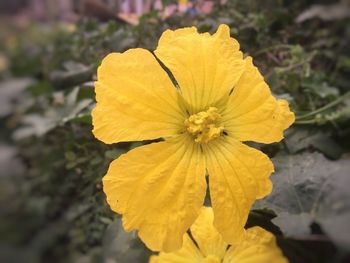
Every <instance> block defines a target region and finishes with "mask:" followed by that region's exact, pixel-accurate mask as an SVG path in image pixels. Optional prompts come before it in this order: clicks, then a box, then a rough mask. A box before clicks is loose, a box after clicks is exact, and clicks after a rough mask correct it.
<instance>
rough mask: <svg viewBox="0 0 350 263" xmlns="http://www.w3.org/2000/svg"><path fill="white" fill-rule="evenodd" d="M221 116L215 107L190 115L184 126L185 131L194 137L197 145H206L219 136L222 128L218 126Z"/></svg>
mask: <svg viewBox="0 0 350 263" xmlns="http://www.w3.org/2000/svg"><path fill="white" fill-rule="evenodd" d="M220 118H221V115H220V114H219V113H218V109H217V108H215V107H209V109H208V110H207V111H201V112H198V113H196V114H193V115H191V116H190V117H189V118H188V119H186V120H185V122H184V124H185V126H186V128H187V131H188V132H189V133H190V134H191V135H193V136H194V137H195V139H194V141H195V142H197V143H207V142H209V141H211V140H213V139H215V138H217V137H219V136H220V135H221V133H222V132H223V130H224V126H219V125H218V121H219V119H220Z"/></svg>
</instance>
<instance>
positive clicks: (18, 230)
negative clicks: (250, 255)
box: [0, 0, 350, 263]
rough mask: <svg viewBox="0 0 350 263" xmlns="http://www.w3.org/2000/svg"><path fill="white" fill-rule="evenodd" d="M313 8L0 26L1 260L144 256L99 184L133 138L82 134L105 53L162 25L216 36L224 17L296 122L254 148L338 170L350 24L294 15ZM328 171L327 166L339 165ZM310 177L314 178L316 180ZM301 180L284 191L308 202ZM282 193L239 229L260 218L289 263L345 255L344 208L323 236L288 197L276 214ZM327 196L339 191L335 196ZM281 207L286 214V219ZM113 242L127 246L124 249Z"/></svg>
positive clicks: (149, 42) (291, 4) (349, 128)
mask: <svg viewBox="0 0 350 263" xmlns="http://www.w3.org/2000/svg"><path fill="white" fill-rule="evenodd" d="M324 2H325V3H327V1H324ZM329 2H331V1H329ZM311 4H313V1H311V0H310V1H282V0H280V1H272V0H268V1H264V2H263V3H262V2H261V1H253V0H249V1H234V0H232V1H228V2H227V3H226V4H225V5H218V6H217V7H216V9H215V10H214V12H213V13H212V14H210V15H207V16H202V15H198V16H191V15H173V16H171V17H169V18H167V19H166V20H165V21H163V20H161V19H160V18H159V14H158V13H157V12H152V13H150V14H147V15H144V16H143V17H142V18H141V21H140V24H139V25H138V26H131V25H127V24H122V23H120V22H116V21H110V22H108V23H100V22H98V21H95V20H91V19H90V20H87V19H82V21H80V22H79V23H78V24H76V25H69V24H68V25H67V24H45V25H43V24H37V23H32V24H31V25H29V26H27V27H25V28H17V27H14V26H9V27H6V26H5V25H1V26H0V28H1V31H2V32H3V33H4V34H2V36H1V37H0V50H1V52H0V81H1V83H0V85H1V88H0V95H1V96H0V104H1V105H0V107H1V108H0V109H1V110H0V113H1V114H0V118H1V122H0V134H1V138H2V139H1V140H0V146H1V148H0V149H2V150H1V151H0V153H1V154H2V155H1V157H2V159H1V160H2V161H1V166H2V167H3V168H1V169H2V170H1V173H2V174H1V178H0V180H1V195H0V202H1V213H2V216H1V219H0V230H1V233H2V234H1V239H3V240H2V243H4V244H6V245H3V246H1V250H2V251H3V252H5V253H4V256H5V258H6V259H7V260H6V261H3V260H1V258H0V261H2V262H23V261H26V262H105V261H106V260H107V259H108V260H113V259H114V260H115V259H116V258H118V259H119V260H121V261H118V262H139V261H140V262H142V260H141V258H143V261H144V262H146V261H147V256H145V255H148V254H149V252H147V250H146V249H145V248H144V246H143V245H142V244H141V243H140V242H139V241H138V240H137V239H136V238H135V236H130V235H129V236H125V235H124V234H120V233H121V232H120V231H119V232H118V231H117V230H115V228H117V229H118V227H119V228H120V226H119V225H118V224H119V223H118V220H117V218H118V216H117V215H116V214H114V213H112V212H111V211H110V209H109V207H108V206H107V204H106V202H105V196H104V194H103V192H102V190H101V178H102V176H103V175H104V174H105V172H106V170H107V168H108V164H109V163H110V162H111V161H112V160H113V159H115V158H116V157H117V156H119V155H120V154H122V153H124V152H126V151H128V150H129V149H131V148H132V147H135V146H136V145H137V144H140V143H120V144H116V145H104V144H103V143H101V142H99V141H97V140H96V139H95V138H94V137H93V136H92V134H91V129H92V127H91V117H90V111H91V109H92V108H93V106H94V92H93V81H94V80H95V78H96V69H97V67H98V65H99V64H100V62H101V59H102V58H103V57H104V56H105V55H106V54H108V53H110V52H122V51H125V50H126V49H128V48H133V47H143V48H147V49H150V50H153V49H154V48H155V47H156V46H157V40H158V38H159V36H160V35H161V33H162V32H163V31H164V30H165V29H167V28H172V29H174V28H179V27H184V26H191V25H195V26H197V27H198V30H199V31H200V32H204V31H209V32H214V31H215V30H216V28H217V27H218V25H219V24H221V23H226V24H228V25H229V26H230V28H231V34H232V36H233V37H235V38H236V39H238V41H239V42H240V44H241V49H242V50H243V51H244V52H245V54H246V55H251V56H253V57H254V63H255V64H256V65H257V66H258V67H259V69H260V70H261V72H262V73H263V75H264V76H265V78H266V81H267V82H268V83H269V84H270V87H271V89H272V91H273V93H274V94H275V95H276V96H277V97H281V98H285V99H287V100H288V101H289V102H290V103H291V107H292V109H293V110H294V111H295V112H296V115H297V121H296V123H295V125H294V126H293V127H292V128H291V129H290V130H288V132H287V135H286V139H285V140H284V141H283V142H282V143H279V144H274V145H269V146H263V145H255V146H256V147H259V148H261V149H262V150H263V151H265V152H266V153H267V154H269V155H270V156H271V157H273V156H276V158H275V161H274V162H275V164H276V167H279V165H280V167H283V165H281V164H283V163H284V162H285V160H286V158H289V159H291V160H292V164H293V165H292V167H289V166H288V169H286V170H279V171H278V172H277V173H282V174H283V173H285V172H287V171H288V173H292V174H296V176H297V175H299V176H301V174H302V173H300V171H299V170H297V168H298V160H299V161H300V162H301V163H302V164H301V166H303V165H306V164H305V163H304V162H303V159H307V158H311V159H310V162H311V163H313V162H315V163H316V164H314V165H313V167H315V168H317V169H318V170H315V171H319V169H320V167H319V166H320V165H325V162H329V163H331V164H330V166H331V167H337V166H340V167H343V165H344V157H343V158H341V156H342V155H344V153H347V152H349V149H350V148H349V147H350V145H349V142H350V118H349V116H350V110H349V105H350V104H349V92H350V90H349V83H350V53H349V52H350V50H349V46H350V41H349V39H350V30H349V19H342V20H338V19H336V18H334V20H330V21H323V20H322V19H319V18H312V19H310V20H307V21H304V22H302V23H297V22H295V19H296V17H298V15H300V14H301V13H302V12H304V10H307V9H308V8H309V7H310V5H311ZM143 143H147V142H143ZM9 149H10V150H9ZM314 152H319V153H321V154H323V155H324V156H325V157H326V158H328V159H331V160H332V161H330V160H325V159H320V158H325V157H323V156H322V155H321V154H318V153H314ZM286 156H287V157H286ZM303 156H308V157H307V158H306V157H305V158H302V157H303ZM320 156H321V157H320ZM300 158H301V159H300ZM340 158H341V159H340ZM289 159H288V160H289ZM6 165H7V167H8V168H6ZM326 166H327V165H326ZM294 167H296V168H294ZM321 167H322V166H321ZM14 168H16V169H14ZM281 169H283V168H281ZM305 169H306V168H305ZM308 169H310V167H308ZM332 169H333V170H332V173H333V172H334V171H337V169H336V168H332ZM334 169H335V170H334ZM306 170H307V169H306ZM321 170H322V169H321ZM334 173H336V172H334ZM282 174H281V176H280V177H281V178H282V176H283V175H282ZM307 175H309V176H310V174H307ZM321 175H322V176H321V177H320V178H321V179H322V180H324V177H327V176H328V175H329V174H327V173H325V172H324V171H323V173H321ZM320 178H318V179H312V180H315V182H316V186H317V184H318V183H319V181H318V180H321V179H320ZM332 178H333V177H332ZM299 179H300V178H299ZM310 180H311V179H310ZM310 180H304V181H302V182H300V181H298V180H296V181H295V182H294V181H290V182H289V183H290V184H291V185H290V189H294V188H295V187H297V186H298V187H299V188H296V189H299V190H300V189H301V190H300V191H301V192H300V193H299V194H298V195H299V196H300V198H308V195H303V194H302V191H304V190H305V189H304V188H303V187H306V188H307V186H308V184H309V183H310ZM312 180H311V182H312ZM332 180H337V178H335V179H332ZM344 180H346V179H344ZM347 182H348V181H347ZM277 184H278V182H277ZM283 184H284V183H283V182H282V185H283ZM300 185H301V186H300ZM313 186H315V185H313ZM300 187H301V188H300ZM335 187H337V186H335ZM337 189H338V188H335V189H333V188H332V190H329V191H330V192H329V193H332V191H337ZM341 189H343V188H341ZM311 190H312V189H311ZM311 190H310V191H311ZM291 191H293V190H291ZM322 191H323V190H322ZM322 191H321V190H320V193H321V194H322V196H323V195H324V194H325V195H326V196H327V194H328V192H322ZM341 191H345V190H341ZM286 192H288V191H286ZM274 194H276V193H274ZM277 194H278V192H277ZM280 195H282V197H281V196H280V197H279V198H275V199H274V196H272V197H271V199H272V201H271V199H268V200H267V201H266V202H265V201H264V202H265V203H263V204H264V205H262V204H260V207H258V208H259V209H260V210H254V211H253V212H252V213H251V215H250V218H249V222H248V225H254V224H259V225H262V226H264V227H266V228H268V229H269V230H270V231H272V232H274V233H275V234H277V235H279V243H280V245H281V247H282V248H283V250H284V252H285V253H286V255H288V257H289V258H290V260H291V262H297V263H303V262H307V263H311V262H315V263H316V262H342V260H343V262H346V253H347V251H348V250H349V249H350V246H349V245H347V244H349V243H347V242H349V237H347V238H346V240H341V241H339V240H338V239H337V238H334V236H336V237H337V235H339V233H342V232H344V231H347V232H345V233H348V230H347V229H346V228H348V227H347V224H346V222H343V221H344V219H343V218H342V217H341V216H340V217H339V215H342V214H346V215H347V216H348V213H349V212H350V208H349V207H348V206H347V207H345V208H344V209H345V211H343V212H344V213H343V212H342V213H335V214H334V220H338V221H337V222H338V223H337V226H336V227H337V229H336V231H331V230H330V229H332V226H329V222H328V221H327V222H325V221H324V218H321V217H318V216H315V215H314V214H311V211H310V210H305V211H299V210H298V211H294V212H293V211H292V210H290V209H289V208H288V206H289V205H291V206H292V205H293V204H292V203H291V204H290V203H288V202H286V203H285V204H284V205H285V207H284V208H283V209H281V211H279V209H276V207H280V204H279V202H280V200H283V198H287V199H288V198H289V199H292V198H293V197H290V196H283V193H280ZM313 198H314V196H313ZM332 198H335V199H336V198H344V197H342V195H341V194H339V196H335V197H334V196H332ZM325 199H327V198H325ZM274 200H275V201H274ZM308 201H310V200H308ZM336 201H337V200H335V201H334V202H336ZM347 201H348V200H347ZM318 202H320V204H321V205H320V207H321V208H322V207H324V206H323V205H322V204H323V203H322V202H323V199H322V200H318ZM344 202H345V201H344ZM263 208H268V209H270V210H266V209H263ZM271 209H272V210H271ZM280 212H283V213H282V214H280V215H279V213H280ZM285 212H288V213H289V214H293V215H287V216H286V214H285ZM325 213H327V211H326V212H325ZM279 216H280V217H279ZM304 216H305V217H304ZM294 217H297V219H295V220H294ZM301 217H302V218H301ZM305 218H307V221H305V220H304V221H303V222H304V224H300V228H299V229H298V231H295V229H293V224H295V222H299V221H296V220H302V219H305ZM320 218H321V219H320ZM116 220H117V221H116ZM271 220H272V221H271ZM322 220H323V221H322ZM114 221H115V223H112V222H114ZM279 222H282V223H281V224H279ZM327 224H328V225H327ZM108 226H109V227H108ZM325 226H326V227H325ZM107 227H108V230H107V231H106V229H107ZM323 228H325V229H323ZM111 229H112V230H111ZM111 231H114V232H115V233H117V232H118V233H119V234H115V235H114V234H113V233H114V232H111ZM282 232H283V233H284V234H285V236H284V237H283V236H282V235H281V234H282ZM290 233H292V234H293V235H290ZM5 240H6V243H5ZM102 241H103V242H102ZM123 242H124V243H125V242H129V243H127V244H128V245H125V244H124V243H123ZM339 242H340V245H339ZM115 246H118V247H123V246H125V247H126V248H125V249H126V250H125V249H124V250H123V249H122V248H121V249H119V248H118V249H117V248H116V247H115ZM130 247H131V248H132V249H130V250H128V248H130ZM126 251H130V253H131V254H130V253H127V252H126ZM319 251H322V253H321V252H319ZM133 255H134V257H133ZM9 258H11V260H12V261H8V259H9ZM123 260H124V261H123ZM108 262H110V261H108ZM112 262H116V261H112Z"/></svg>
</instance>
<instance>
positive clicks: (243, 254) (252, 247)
mask: <svg viewBox="0 0 350 263" xmlns="http://www.w3.org/2000/svg"><path fill="white" fill-rule="evenodd" d="M257 262H259V263H288V259H287V258H285V257H284V256H283V254H282V251H281V250H280V248H279V247H278V246H277V243H276V238H275V237H274V235H272V234H271V233H270V232H268V231H266V230H264V229H263V228H261V227H252V228H249V229H247V231H246V234H245V236H244V238H243V240H242V241H241V242H240V243H238V244H237V245H232V246H231V247H230V248H229V250H228V251H227V253H226V255H225V258H224V263H257Z"/></svg>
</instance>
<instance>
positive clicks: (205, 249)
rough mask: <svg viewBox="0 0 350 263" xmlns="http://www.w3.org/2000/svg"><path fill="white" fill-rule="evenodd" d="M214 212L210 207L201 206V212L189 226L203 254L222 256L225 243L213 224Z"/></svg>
mask: <svg viewBox="0 0 350 263" xmlns="http://www.w3.org/2000/svg"><path fill="white" fill-rule="evenodd" d="M213 222H214V213H213V209H212V208H211V207H210V208H209V207H202V209H201V212H200V214H199V216H198V218H197V220H196V221H195V222H194V224H193V225H192V226H191V233H192V236H193V238H194V240H195V241H196V243H197V244H198V246H199V248H200V251H201V252H202V254H203V255H204V256H208V255H215V256H217V257H219V258H223V257H224V255H225V252H226V249H227V243H226V242H225V241H224V240H223V239H222V236H221V235H220V234H219V232H218V231H217V230H216V228H215V227H214V225H213Z"/></svg>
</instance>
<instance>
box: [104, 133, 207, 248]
mask: <svg viewBox="0 0 350 263" xmlns="http://www.w3.org/2000/svg"><path fill="white" fill-rule="evenodd" d="M103 188H104V191H105V193H106V195H107V202H108V203H109V205H110V206H111V208H112V210H114V211H116V212H118V213H120V214H122V215H123V225H124V228H125V229H126V230H127V231H131V230H134V229H136V230H138V231H139V236H140V238H141V239H142V240H143V242H144V243H145V244H146V245H147V246H148V247H149V248H150V249H152V250H158V251H160V250H161V251H165V252H171V251H174V250H177V249H179V248H180V247H181V244H182V238H183V235H184V233H185V232H186V231H187V230H188V229H189V227H190V226H191V225H192V223H193V222H194V220H195V219H196V218H197V216H198V214H199V211H200V208H201V206H202V204H203V201H204V197H205V192H206V182H205V161H204V160H203V157H202V154H201V152H200V149H199V145H198V144H194V143H192V142H191V141H190V138H188V137H185V136H182V137H178V138H173V139H171V140H169V141H164V142H159V143H152V144H149V145H146V146H142V147H138V148H136V149H134V150H131V151H129V152H128V153H127V154H124V155H122V156H121V157H119V158H118V159H117V160H115V161H113V162H112V163H111V165H110V167H109V170H108V172H107V175H106V176H105V177H104V178H103Z"/></svg>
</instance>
